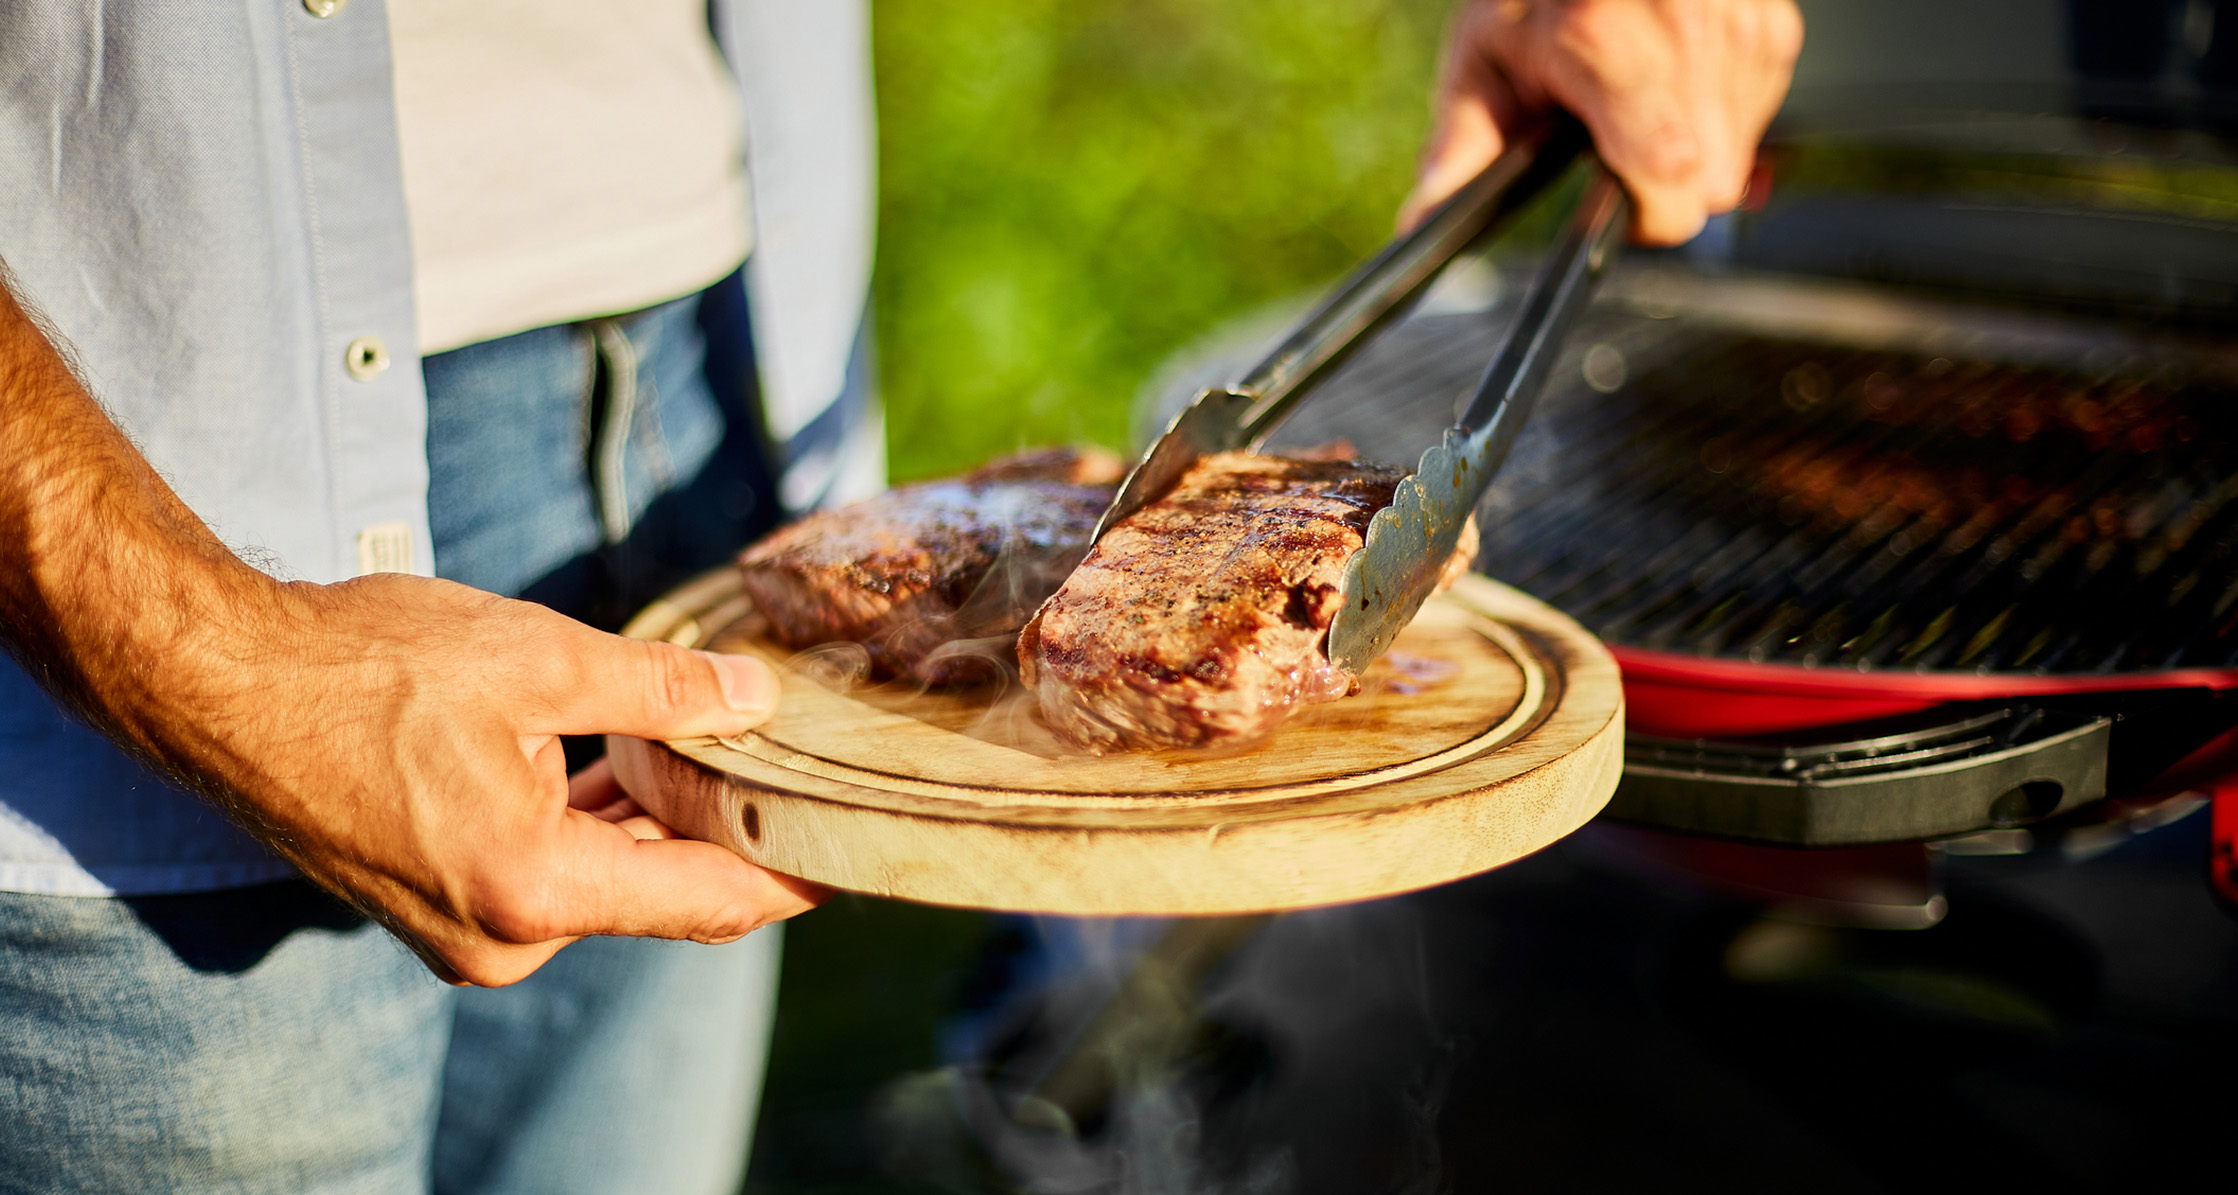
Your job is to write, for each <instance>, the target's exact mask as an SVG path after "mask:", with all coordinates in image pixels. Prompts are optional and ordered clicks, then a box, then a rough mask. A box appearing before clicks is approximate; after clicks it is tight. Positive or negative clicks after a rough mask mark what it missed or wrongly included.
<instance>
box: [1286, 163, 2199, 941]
mask: <svg viewBox="0 0 2238 1195" xmlns="http://www.w3.org/2000/svg"><path fill="white" fill-rule="evenodd" d="M1914 134H1915V135H1916V130H1915V131H1914ZM1831 156H1832V155H1831V154H1830V153H1829V151H1828V150H1826V148H1825V147H1824V146H1823V145H1810V144H1805V145H1801V146H1790V147H1787V148H1785V149H1784V150H1783V149H1779V148H1775V149H1774V151H1773V152H1772V154H1770V155H1768V163H1769V167H1770V168H1769V169H1768V170H1767V171H1764V172H1760V178H1759V187H1758V189H1757V196H1758V198H1759V200H1760V202H1759V204H1758V206H1756V207H1755V209H1754V210H1751V211H1748V212H1744V213H1741V214H1739V215H1738V216H1736V217H1735V218H1733V219H1732V220H1730V221H1729V222H1728V223H1727V225H1726V226H1725V227H1722V228H1720V229H1718V230H1716V233H1715V234H1714V235H1713V236H1711V237H1708V238H1705V240H1706V242H1707V244H1708V248H1707V249H1706V250H1705V248H1703V247H1701V246H1697V247H1696V248H1694V249H1693V250H1691V251H1689V252H1687V253H1682V254H1664V255H1645V256H1635V258H1634V259H1633V260H1632V261H1631V262H1630V263H1629V264H1627V265H1625V266H1622V267H1620V268H1619V271H1618V273H1616V274H1615V275H1613V276H1612V277H1611V279H1610V280H1609V282H1608V283H1607V284H1606V286H1605V287H1604V293H1603V296H1602V299H1601V301H1600V303H1599V304H1598V306H1597V308H1596V309H1595V310H1594V311H1593V312H1592V313H1591V314H1590V316H1589V318H1588V320H1587V323H1586V325H1585V326H1584V327H1582V328H1581V329H1580V331H1579V332H1578V333H1577V334H1576V336H1575V337H1574V338H1573V341H1572V343H1571V345H1570V348H1569V356H1568V360H1567V361H1566V362H1565V363H1564V364H1563V365H1562V366H1561V367H1559V369H1558V375H1559V378H1560V380H1559V381H1557V382H1556V383H1555V384H1553V385H1551V386H1550V387H1549V390H1548V393H1547V395H1546V397H1545V398H1544V400H1543V404H1542V406H1541V409H1540V411H1539V413H1538V414H1537V415H1536V416H1535V417H1534V419H1533V422H1532V423H1531V425H1530V426H1529V428H1528V429H1527V430H1526V431H1525V433H1524V436H1523V439H1522V440H1521V441H1520V442H1519V443H1518V445H1517V448H1516V451H1515V455H1514V457H1513V458H1512V460H1511V462H1510V464H1509V466H1508V468H1507V470H1506V471H1505V473H1504V474H1503V475H1502V477H1501V478H1500V480H1499V481H1498V482H1497V483H1496V485H1495V487H1494V490H1493V492H1492V493H1491V494H1490V495H1488V497H1487V499H1486V502H1485V505H1484V507H1483V508H1482V509H1480V510H1479V512H1478V518H1479V523H1480V526H1481V528H1482V530H1483V536H1484V546H1483V551H1482V553H1481V557H1480V562H1481V567H1483V568H1484V569H1485V570H1486V571H1488V572H1490V573H1491V574H1492V575H1493V576H1495V577H1498V578H1500V579H1501V580H1504V581H1507V582H1509V583H1511V584H1514V585H1516V586H1518V587H1519V588H1522V589H1524V590H1526V591H1528V592H1531V593H1533V594H1535V595H1537V596H1539V597H1542V598H1544V599H1546V600H1547V601H1549V602H1551V603H1553V604H1554V605H1556V606H1558V607H1559V608H1561V609H1563V610H1565V611H1566V612H1568V613H1570V614H1571V615H1572V616H1573V617H1576V618H1577V619H1579V621H1581V622H1582V623H1583V624H1584V625H1585V626H1586V627H1587V628H1588V629H1590V630H1592V631H1594V632H1595V633H1596V634H1598V635H1599V636H1600V637H1601V638H1602V639H1603V640H1604V641H1606V642H1607V643H1608V644H1609V645H1610V647H1611V649H1612V650H1613V651H1614V652H1615V654H1616V655H1617V658H1618V660H1619V662H1620V663H1621V664H1622V666H1623V667H1624V670H1625V690H1626V701H1627V708H1628V714H1627V716H1628V725H1629V729H1630V731H1631V735H1630V739H1629V743H1628V754H1627V772H1626V780H1625V783H1624V786H1623V787H1622V788H1621V789H1620V790H1619V792H1618V794H1617V796H1616V798H1615V800H1614V801H1613V802H1612V803H1611V805H1610V807H1609V810H1608V814H1607V816H1608V817H1609V818H1612V819H1615V820H1619V821H1623V822H1628V823H1631V824H1634V825H1640V826H1647V827H1653V828H1656V829H1661V830H1668V831H1677V832H1681V833H1685V834H1692V835H1708V836H1714V837H1720V838H1726V839H1732V840H1737V841H1740V842H1748V843H1761V844H1770V845H1778V846H1786V847H1794V846H1808V847H1829V846H1862V845H1867V844H1889V843H1920V842H1924V841H1927V840H1937V839H1957V840H1960V841H1959V843H1958V846H1957V849H1961V850H1965V849H2022V848H2023V847H2025V846H2027V845H2029V844H2032V843H2037V842H2049V841H2055V840H2063V839H2064V838H2065V837H2066V836H2067V834H2068V832H2070V831H2074V832H2076V836H2075V837H2074V838H2073V841H2072V842H2071V843H2070V844H2069V845H2070V846H2073V845H2075V844H2078V843H2082V842H2085V841H2090V840H2091V839H2090V837H2089V835H2088V834H2085V833H2082V831H2084V830H2085V829H2086V828H2097V827H2101V826H2103V824H2104V823H2106V822H2107V821H2108V820H2109V819H2112V820H2121V819H2127V818H2134V817H2137V816H2140V815H2149V814H2151V813H2152V811H2155V810H2158V811H2160V816H2162V817H2164V816H2165V814H2166V812H2167V811H2168V810H2169V809H2170V808H2187V809H2188V808H2190V807H2193V806H2196V805H2197V804H2198V803H2199V797H2198V796H2197V795H2196V794H2197V793H2198V792H2200V791H2202V790H2206V791H2212V792H2215V793H2217V794H2222V793H2225V792H2227V794H2228V795H2218V801H2219V804H2218V812H2217V821H2218V825H2220V826H2221V827H2222V830H2223V834H2222V837H2221V839H2220V844H2221V845H2220V847H2219V851H2220V855H2219V865H2218V867H2217V868H2216V869H2215V873H2214V874H2215V875H2216V877H2217V881H2218V883H2220V884H2221V885H2223V886H2224V890H2225V892H2226V893H2231V892H2233V891H2234V890H2238V889H2234V888H2233V881H2232V880H2231V878H2230V875H2231V872H2230V860H2231V856H2230V854H2229V851H2230V845H2229V843H2230V832H2231V831H2232V830H2233V829H2238V788H2218V787H2217V783H2218V780H2219V778H2220V776H2221V775H2222V774H2223V773H2225V772H2228V771H2231V770H2232V769H2233V768H2234V766H2238V754H2234V753H2233V742H2232V739H2233V738H2234V737H2238V736H2232V735H2231V734H2230V733H2229V732H2230V731H2231V730H2232V728H2233V726H2238V705H2234V704H2232V700H2231V697H2230V695H2231V694H2232V692H2233V691H2234V690H2238V469H2234V468H2233V466H2234V465H2238V401H2234V400H2238V341H2233V340H2232V339H2231V338H2230V335H2229V334H2230V332H2231V331H2232V324H2231V320H2232V318H2233V316H2234V315H2238V302H2234V301H2233V296H2234V295H2238V232H2234V227H2238V226H2230V225H2218V224H2214V223H2211V222H2208V221H2204V220H2199V219H2192V218H2174V217H2170V216H2168V215H2166V214H2165V213H2145V214H2140V213H2136V212H2122V211H2115V212H2106V211H2093V210H2089V209H2087V208H2081V207H2077V206H2074V205H2073V204H2072V203H2070V202H2066V201H2067V200H2069V199H2071V197H2072V195H2073V194H2074V193H2075V192H2076V190H2077V188H2076V187H2075V186H2073V185H2071V180H2072V179H2073V178H2075V177H2085V178H2088V177H2096V175H2095V174H2094V171H2103V170H2104V169H2105V167H2104V166H2103V164H2102V163H2099V162H2095V161H2093V160H2091V159H2088V158H2085V159H2082V160H2080V161H2076V160H2071V159H2055V160H2053V161H2052V162H2050V163H2048V164H2047V163H2046V162H2044V161H2041V160H2032V161H2031V162H2030V164H2029V165H2028V167H2027V170H2028V171H2032V172H2033V174H2032V175H2031V176H2030V177H2033V178H2034V179H2035V180H2037V181H2038V182H2040V183H2041V184H2042V185H2043V186H2044V189H2045V190H2046V191H2047V192H2049V193H2050V194H2052V196H2053V197H2054V199H2056V200H2059V201H2061V202H2058V203H2055V204H2054V205H2052V206H2025V205H2021V204H2018V203H2015V202H2012V201H2010V200H2007V201H2006V202H2005V204H2004V207H2002V208H1999V207H1998V206H1996V205H1992V204H1987V203H1985V202H1983V201H1982V200H1981V199H1980V198H1978V197H1973V196H1967V195H1956V196H1954V195H1950V194H1947V193H1929V194H1914V195H1896V196H1887V195H1864V196H1860V195H1857V194H1854V193H1848V192H1843V191H1837V192H1834V193H1831V194H1829V193H1828V189H1827V188H1825V187H1822V186H1816V185H1813V184H1812V182H1811V181H1810V168H1811V167H1812V166H1813V164H1814V162H1823V161H1824V160H1826V159H1827V158H1829V157H1831ZM1783 159H1784V160H1785V161H1786V162H1789V163H1800V166H1801V168H1800V169H1799V170H1798V171H1797V173H1798V174H1800V175H1801V176H1802V177H1801V179H1800V180H1798V181H1797V182H1795V183H1793V184H1792V188H1791V189H1792V192H1793V193H1792V194H1790V193H1787V192H1788V190H1789V189H1790V188H1789V187H1788V186H1784V185H1783V184H1782V183H1781V181H1779V178H1778V175H1779V173H1780V171H1779V167H1780V165H1781V163H1782V161H1783ZM1843 160H1844V161H1846V162H1847V163H1850V164H1851V169H1850V170H1849V173H1850V175H1852V176H1855V175H1858V174H1863V175H1865V176H1867V177H1873V176H1875V175H1889V174H1905V173H1908V175H1909V176H1911V177H1918V176H1922V175H1924V176H1927V177H1929V178H1935V177H1938V175H1939V172H1940V174H1949V173H1951V168H1950V167H1949V165H1948V163H1949V162H1950V161H1951V160H1952V158H1949V157H1944V156H1939V155H1938V154H1937V153H1936V152H1935V151H1933V150H1932V149H1924V150H1923V149H1921V148H1919V147H1918V146H1917V145H1916V144H1914V145H1906V146H1902V147H1899V148H1897V149H1895V150H1888V149H1885V148H1872V147H1859V146H1849V147H1846V148H1845V151H1844V153H1843ZM1959 160H1969V161H1971V160H1978V155H1976V156H1975V157H1973V158H1966V159H1959ZM1857 163H1865V164H1866V165H1865V167H1864V168H1862V169H1859V168H1858V167H1857V166H1856V165H1855V164H1857ZM2018 169H2019V168H2018V167H2013V166H2011V165H2010V164H2008V170H2011V171H2017V170H2018ZM2063 171H2064V172H2065V173H2062V172H2063ZM2060 179H2066V180H2069V182H2068V183H2067V184H2061V183H2059V182H2058V181H2057V180H2060ZM1766 183H1769V184H1770V185H1769V186H1768V187H1766V186H1765V185H1764V184H1766ZM1767 191H1768V194H1767ZM1513 276H1514V272H1513V271H1510V272H1509V273H1507V274H1502V273H1501V272H1499V271H1497V270H1492V271H1490V272H1489V273H1485V274H1480V275H1479V276H1478V282H1477V284H1476V285H1475V286H1474V288H1473V289H1474V291H1475V293H1474V294H1471V293H1470V291H1471V289H1472V288H1471V287H1470V286H1468V285H1461V286H1455V287H1450V288H1448V291H1447V293H1446V294H1444V295H1443V296H1442V297H1441V296H1433V298H1432V302H1431V303H1430V304H1429V305H1428V308H1429V309H1428V310H1426V311H1425V312H1423V313H1421V314H1418V315H1417V316H1416V317H1415V318H1414V319H1412V320H1411V321H1409V322H1408V323H1406V324H1405V325H1402V326H1401V327H1399V328H1397V329H1395V330H1394V331H1393V332H1391V333H1390V334H1388V335H1387V336H1386V337H1385V338H1384V340H1383V341H1381V342H1379V343H1377V344H1376V345H1374V346H1372V347H1371V348H1370V349H1368V350H1367V351H1366V352H1364V353H1363V354H1362V358H1361V360H1359V361H1358V362H1357V363H1355V364H1354V365H1353V366H1352V367H1351V368H1349V369H1348V370H1347V371H1346V372H1345V373H1344V374H1343V375H1341V376H1340V377H1339V378H1337V379H1335V380H1334V381H1332V382H1331V383H1330V384H1329V386H1328V387H1327V388H1326V389H1325V390H1324V392H1323V393H1321V394H1320V395H1318V396H1317V397H1316V399H1315V400H1314V401H1313V402H1312V403H1310V404H1308V405H1307V406H1306V407H1305V408H1304V409H1303V410H1302V411H1301V412H1300V413H1299V414H1298V415H1297V416H1296V417H1295V418H1294V419H1293V421H1292V423H1291V424H1290V425H1289V426H1288V427H1287V428H1285V430H1284V432H1283V433H1282V435H1281V436H1280V437H1279V438H1278V440H1277V446H1278V447H1279V446H1281V445H1283V444H1291V445H1303V444H1309V443H1315V442H1320V441H1326V440H1330V439H1347V440H1350V441H1351V442H1352V443H1353V444H1354V445H1355V446H1356V447H1357V448H1358V450H1359V451H1360V453H1361V454H1362V455H1364V456H1368V457H1375V458H1386V459H1398V458H1400V457H1403V456H1404V454H1405V452H1406V451H1407V446H1408V445H1410V444H1412V443H1416V442H1418V441H1419V439H1420V438H1421V437H1422V435H1423V434H1424V431H1425V429H1433V428H1436V427H1440V426H1443V425H1444V423H1445V422H1446V421H1447V420H1448V419H1449V417H1450V413H1451V410H1452V406H1453V403H1454V402H1455V400H1456V398H1457V397H1460V396H1465V395H1466V394H1467V392H1468V390H1469V388H1470V386H1471V385H1472V384H1473V383H1474V381H1475V379H1476V375H1477V373H1478V372H1479V371H1480V370H1481V368H1482V363H1483V361H1484V360H1485V358H1486V356H1487V355H1488V354H1489V352H1490V351H1491V347H1492V345H1493V344H1494V343H1495V342H1496V339H1497V336H1498V333H1499V331H1500V328H1501V327H1502V326H1503V321H1504V319H1505V318H1506V316H1507V314H1508V300H1509V299H1510V298H1511V297H1512V295H1513V293H1514V291H1515V290H1517V289H1518V287H1516V286H1514V285H1512V282H1513ZM1487 277H1488V278H1490V279H1492V281H1493V284H1492V285H1490V286H1487V285H1485V283H1484V281H1483V280H1484V279H1485V278H1487ZM1502 280H1506V281H1507V282H1508V283H1510V284H1507V285H1502V284H1501V282H1502ZM2109 797H2112V798H2116V799H2115V800H2108V799H2107V798H2109ZM2171 803H2175V804H2174V805H2171ZM2022 827H2034V830H2033V831H2032V833H2031V834H2027V835H2020V836H2015V835H2013V834H2012V833H2011V831H2013V830H2015V829H2019V828H2022ZM1982 834H1989V835H1992V836H1993V837H1991V838H1986V839H1983V838H1971V839H1970V838H1969V836H1978V835H1982ZM1996 836H2001V837H1996ZM1688 849H1691V848H1688ZM1727 854H1728V856H1730V855H1731V852H1727ZM1923 907H1924V906H1923Z"/></svg>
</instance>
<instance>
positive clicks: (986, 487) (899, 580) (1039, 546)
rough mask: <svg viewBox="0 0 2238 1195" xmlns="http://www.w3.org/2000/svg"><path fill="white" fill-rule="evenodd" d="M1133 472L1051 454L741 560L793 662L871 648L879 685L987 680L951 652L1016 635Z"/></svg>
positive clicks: (1098, 460) (836, 519)
mask: <svg viewBox="0 0 2238 1195" xmlns="http://www.w3.org/2000/svg"><path fill="white" fill-rule="evenodd" d="M1123 470H1124V466H1123V465H1122V464H1121V462H1120V461H1119V459H1118V458H1117V457H1115V456H1112V455H1111V454H1109V453H1104V452H1096V451H1078V450H1073V449H1047V450H1042V451H1037V452H1030V453H1023V454H1020V455H1017V456H1013V457H1007V458H1004V459H1001V460H997V461H993V462H990V463H988V464H987V465H984V466H982V467H980V468H978V469H975V470H973V471H972V472H970V473H966V474H964V475H962V476H960V477H954V478H947V479H944V480H940V481H928V482H921V483H918V484H914V485H905V486H900V487H897V488H895V489H893V490H889V491H887V492H886V493H884V494H880V495H878V496H877V497H875V498H869V499H866V500H864V501H861V502H857V503H854V504H852V505H849V506H845V507H841V508H839V509H836V510H826V511H818V512H815V513H813V514H810V515H808V516H807V517H805V518H803V519H801V520H800V521H798V522H796V523H793V524H791V525H790V526H787V527H784V528H781V529H780V530H778V531H777V532H775V533H774V534H772V535H770V536H768V537H767V538H765V539H763V540H762V541H761V542H759V543H757V544H755V545H754V546H752V547H751V548H748V549H747V550H746V551H745V552H744V553H743V554H741V555H740V557H739V560H738V567H739V571H740V575H741V577H742V579H743V581H744V583H745V588H746V592H747V593H748V595H749V596H751V597H752V598H753V600H754V606H755V608H756V609H757V610H759V611H760V612H761V614H762V616H763V617H764V618H765V619H767V620H768V622H769V628H770V635H771V637H772V638H774V639H776V640H777V641H778V642H780V643H782V644H784V645H785V646H787V647H790V648H794V649H803V648H809V647H815V646H817V645H819V644H824V643H834V642H850V643H860V644H862V645H863V647H864V649H865V650H866V651H867V652H868V653H869V655H870V662H871V667H872V671H873V672H874V673H875V674H876V675H878V676H881V677H894V676H907V677H913V678H915V679H917V680H920V681H923V682H925V683H927V684H936V685H937V684H956V683H962V682H966V681H973V680H981V679H986V678H987V676H988V675H989V674H990V673H992V672H993V671H994V670H995V667H996V666H995V665H994V663H993V662H992V660H991V659H990V658H989V657H988V656H986V655H975V654H973V653H972V652H970V651H956V650H944V649H947V648H949V647H950V645H952V644H960V643H962V642H963V641H968V640H974V639H985V638H990V637H995V636H1008V635H1012V634H1015V633H1016V632H1017V630H1018V628H1019V626H1020V625H1022V624H1023V623H1024V622H1025V621H1026V618H1027V616H1028V615H1029V614H1030V613H1031V612H1032V611H1033V609H1034V607H1036V606H1037V605H1039V604H1040V603H1041V601H1042V599H1044V598H1046V597H1047V596H1048V595H1049V594H1050V593H1051V592H1052V591H1054V590H1055V589H1056V588H1057V586H1058V585H1059V584H1060V583H1061V582H1062V581H1063V580H1064V578H1065V575H1066V574H1067V573H1069V572H1070V571H1071V570H1072V567H1073V565H1074V564H1075V563H1077V562H1078V561H1079V559H1080V556H1081V553H1082V552H1084V551H1085V550H1086V549H1087V547H1088V538H1089V536H1090V535H1092V534H1093V533H1094V531H1095V526H1096V519H1097V518H1098V517H1099V516H1100V515H1102V513H1103V509H1104V507H1105V506H1106V505H1108V504H1109V503H1110V501H1111V497H1112V493H1113V491H1114V488H1115V487H1116V485H1117V483H1118V481H1119V479H1120V476H1121V474H1122V472H1123Z"/></svg>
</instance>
